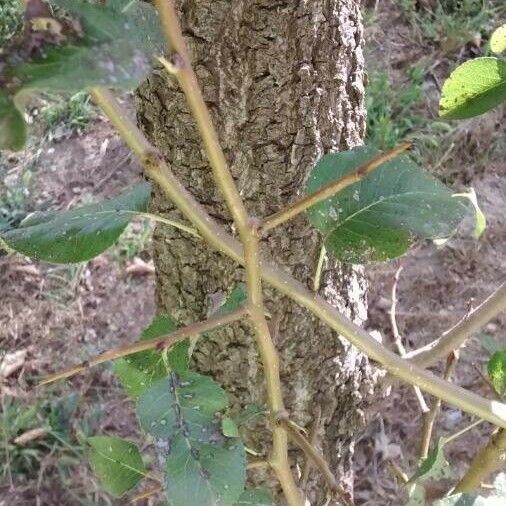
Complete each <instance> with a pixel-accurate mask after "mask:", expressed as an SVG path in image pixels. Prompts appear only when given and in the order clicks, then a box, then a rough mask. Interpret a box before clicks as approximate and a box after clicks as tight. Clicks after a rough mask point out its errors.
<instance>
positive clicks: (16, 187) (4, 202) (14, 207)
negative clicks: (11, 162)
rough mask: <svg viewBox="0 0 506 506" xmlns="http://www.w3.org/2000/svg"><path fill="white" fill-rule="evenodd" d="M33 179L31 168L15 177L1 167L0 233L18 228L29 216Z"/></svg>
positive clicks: (28, 167)
mask: <svg viewBox="0 0 506 506" xmlns="http://www.w3.org/2000/svg"><path fill="white" fill-rule="evenodd" d="M32 177H33V172H32V170H31V167H30V166H27V167H25V168H24V169H23V171H22V172H21V173H19V174H14V175H9V174H7V173H6V169H5V168H3V167H2V166H0V231H1V230H5V229H7V228H10V227H13V226H16V225H17V224H18V223H19V222H20V221H21V220H22V219H23V218H24V217H25V216H26V215H27V214H28V212H29V207H30V204H29V202H28V197H29V195H30V186H31V182H32Z"/></svg>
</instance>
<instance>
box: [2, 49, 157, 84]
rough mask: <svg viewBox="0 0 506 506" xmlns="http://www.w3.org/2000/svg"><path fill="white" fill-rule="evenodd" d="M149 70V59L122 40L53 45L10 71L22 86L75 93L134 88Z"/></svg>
mask: <svg viewBox="0 0 506 506" xmlns="http://www.w3.org/2000/svg"><path fill="white" fill-rule="evenodd" d="M150 70H151V59H150V58H148V57H147V56H146V55H145V54H144V53H143V52H142V51H140V50H139V49H137V48H135V47H133V46H132V45H131V44H128V43H125V41H124V40H116V41H111V42H103V43H100V44H94V45H88V46H85V45H67V46H61V47H53V48H50V49H48V50H47V51H46V53H45V55H44V57H42V58H38V59H36V60H34V61H33V62H30V63H25V64H22V65H19V66H17V67H15V68H14V69H12V70H11V72H10V74H11V75H12V76H13V77H16V78H17V79H19V80H20V81H21V83H22V86H23V87H22V92H23V91H25V90H47V91H52V92H67V93H76V92H78V91H81V90H87V89H89V88H91V87H94V86H105V87H112V88H121V89H127V90H129V89H133V88H135V87H136V86H138V85H139V84H140V83H141V82H142V81H143V80H144V79H145V77H146V76H147V75H148V74H149V72H150Z"/></svg>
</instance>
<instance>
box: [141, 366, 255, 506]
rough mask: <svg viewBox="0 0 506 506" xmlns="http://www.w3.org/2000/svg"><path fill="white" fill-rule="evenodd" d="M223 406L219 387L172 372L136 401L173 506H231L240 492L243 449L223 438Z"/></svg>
mask: <svg viewBox="0 0 506 506" xmlns="http://www.w3.org/2000/svg"><path fill="white" fill-rule="evenodd" d="M227 404H228V401H227V398H226V395H225V392H224V391H223V390H222V389H221V388H220V386H219V385H218V384H217V383H215V382H214V381H213V380H212V379H211V378H208V377H206V376H202V375H200V374H196V373H192V372H185V373H180V374H178V373H175V372H172V373H170V374H169V377H168V378H166V379H162V380H159V381H157V382H155V383H154V384H153V385H152V387H151V388H150V389H149V390H147V391H145V392H144V393H143V394H142V395H141V397H140V398H139V401H138V403H137V415H138V418H139V421H140V425H141V427H142V428H143V429H144V430H145V431H146V432H149V433H150V434H151V435H152V436H154V438H155V440H156V442H155V446H156V449H157V452H158V455H159V456H160V458H162V459H163V460H164V461H165V470H166V491H167V496H168V497H169V498H170V502H171V505H172V506H186V505H188V504H199V505H202V506H208V505H209V506H211V505H222V506H228V505H233V504H234V503H235V502H236V501H237V499H238V497H239V495H240V494H241V492H242V491H243V488H244V481H245V476H246V474H245V473H246V456H245V451H244V446H243V445H242V443H241V441H240V440H239V439H237V438H226V437H225V436H223V434H222V431H221V425H220V423H219V420H218V419H217V417H216V416H215V415H216V413H217V412H219V411H222V410H223V409H225V408H226V407H227Z"/></svg>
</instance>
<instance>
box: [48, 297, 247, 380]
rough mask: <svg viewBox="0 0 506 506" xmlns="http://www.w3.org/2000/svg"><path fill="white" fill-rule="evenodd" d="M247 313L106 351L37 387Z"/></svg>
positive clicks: (171, 343)
mask: <svg viewBox="0 0 506 506" xmlns="http://www.w3.org/2000/svg"><path fill="white" fill-rule="evenodd" d="M247 312H248V309H247V307H245V306H243V307H240V308H238V309H236V310H235V311H231V312H230V313H226V314H224V315H219V316H214V317H211V318H209V319H208V320H204V321H202V322H198V323H193V324H191V325H188V326H186V327H183V328H182V329H178V330H176V331H174V332H172V333H171V334H169V335H167V336H162V337H159V338H157V339H150V340H147V341H137V342H135V343H133V344H129V345H126V346H119V347H118V348H113V349H112V350H109V351H106V352H105V353H102V354H100V355H98V356H96V357H95V358H93V359H91V360H87V361H85V362H83V363H82V364H81V365H78V366H76V367H72V368H69V369H66V370H65V371H61V372H58V373H55V374H51V375H50V376H47V377H46V378H44V379H43V380H42V381H40V382H39V386H41V385H47V384H49V383H53V382H55V381H58V380H61V379H65V378H70V377H71V376H74V375H76V374H79V373H81V372H84V371H87V370H88V369H90V368H91V367H94V366H96V365H99V364H103V363H104V362H109V361H110V360H116V359H118V358H121V357H126V356H128V355H132V354H133V353H138V352H139V351H145V350H151V349H153V348H156V349H158V350H163V349H165V348H169V347H172V346H174V345H175V344H176V343H178V342H179V341H182V340H183V339H186V338H188V337H192V336H196V335H198V334H202V333H205V332H209V331H211V330H213V329H215V328H217V327H221V326H223V325H227V324H229V323H232V322H235V321H237V320H239V319H241V318H242V317H243V316H245V315H246V314H247Z"/></svg>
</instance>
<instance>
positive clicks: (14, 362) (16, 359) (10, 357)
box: [0, 349, 28, 378]
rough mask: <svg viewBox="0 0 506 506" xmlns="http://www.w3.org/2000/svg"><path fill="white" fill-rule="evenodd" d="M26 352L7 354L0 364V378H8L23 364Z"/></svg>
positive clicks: (19, 351)
mask: <svg viewBox="0 0 506 506" xmlns="http://www.w3.org/2000/svg"><path fill="white" fill-rule="evenodd" d="M27 354H28V350H26V349H24V350H18V351H15V352H13V353H7V355H5V356H4V358H3V360H2V363H1V364H0V378H8V377H9V376H11V375H12V374H14V373H15V372H16V371H17V370H19V369H21V367H23V365H24V364H25V360H26V355H27Z"/></svg>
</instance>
